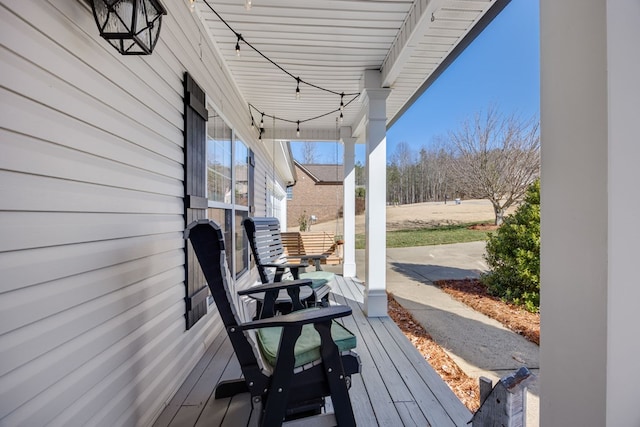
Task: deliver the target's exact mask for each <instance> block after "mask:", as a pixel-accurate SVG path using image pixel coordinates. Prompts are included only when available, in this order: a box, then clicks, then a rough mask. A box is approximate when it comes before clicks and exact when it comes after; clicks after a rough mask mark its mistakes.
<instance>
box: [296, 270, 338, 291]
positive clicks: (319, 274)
mask: <svg viewBox="0 0 640 427" xmlns="http://www.w3.org/2000/svg"><path fill="white" fill-rule="evenodd" d="M334 276H335V274H333V273H332V272H330V271H309V272H308V273H300V278H301V279H311V287H312V288H313V289H317V288H319V287H321V286H324V285H326V284H327V283H329V282H330V281H332V280H333V278H334Z"/></svg>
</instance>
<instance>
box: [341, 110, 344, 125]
mask: <svg viewBox="0 0 640 427" xmlns="http://www.w3.org/2000/svg"><path fill="white" fill-rule="evenodd" d="M343 121H344V115H343V114H342V112H340V123H342V122H343Z"/></svg>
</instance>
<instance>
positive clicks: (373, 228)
mask: <svg viewBox="0 0 640 427" xmlns="http://www.w3.org/2000/svg"><path fill="white" fill-rule="evenodd" d="M381 81H382V77H381V75H380V72H379V71H377V70H367V71H365V73H364V76H363V78H362V84H361V86H362V87H361V92H362V104H363V108H364V113H365V114H364V118H365V119H364V120H365V140H366V145H367V159H366V161H367V165H366V175H367V188H366V191H367V194H366V222H365V234H366V240H367V243H366V248H365V284H366V289H365V293H364V306H365V312H366V313H367V316H369V317H380V316H386V315H387V292H386V289H387V283H386V282H387V275H386V269H387V242H386V230H387V215H386V208H387V126H386V123H387V105H386V99H387V96H389V92H390V91H391V90H390V89H383V88H381V87H380V84H381Z"/></svg>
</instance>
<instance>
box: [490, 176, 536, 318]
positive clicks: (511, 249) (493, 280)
mask: <svg viewBox="0 0 640 427" xmlns="http://www.w3.org/2000/svg"><path fill="white" fill-rule="evenodd" d="M485 259H486V261H487V263H488V264H489V269H490V271H489V272H488V273H487V274H484V275H483V276H482V282H483V283H484V284H485V285H487V288H488V289H489V292H490V293H491V294H492V295H495V296H497V297H499V298H502V299H503V300H505V301H510V302H513V303H515V304H518V305H522V306H524V308H525V309H527V310H529V311H532V312H537V311H538V310H539V307H540V180H537V181H536V182H534V183H533V184H531V186H530V187H529V189H528V190H527V193H526V195H525V198H524V202H523V204H522V205H520V207H518V209H517V210H516V212H515V213H514V214H513V215H509V216H508V217H506V218H505V220H504V223H503V224H502V225H501V226H500V228H499V229H498V230H497V231H496V232H495V233H491V234H489V240H488V242H487V254H486V255H485Z"/></svg>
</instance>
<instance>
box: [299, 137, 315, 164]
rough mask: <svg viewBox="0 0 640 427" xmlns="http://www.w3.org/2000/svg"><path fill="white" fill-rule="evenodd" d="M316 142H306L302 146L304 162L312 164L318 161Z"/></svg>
mask: <svg viewBox="0 0 640 427" xmlns="http://www.w3.org/2000/svg"><path fill="white" fill-rule="evenodd" d="M316 157H317V153H316V144H314V143H313V142H305V143H304V144H303V146H302V160H303V163H304V164H312V163H315V162H316V160H317V159H316Z"/></svg>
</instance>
